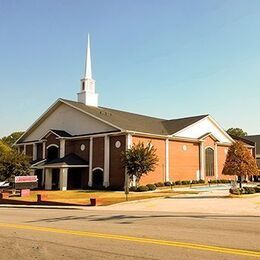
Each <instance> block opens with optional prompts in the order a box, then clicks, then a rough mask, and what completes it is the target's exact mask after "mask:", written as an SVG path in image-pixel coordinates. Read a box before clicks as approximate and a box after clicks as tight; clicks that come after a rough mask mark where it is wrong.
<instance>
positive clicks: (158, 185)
mask: <svg viewBox="0 0 260 260" xmlns="http://www.w3.org/2000/svg"><path fill="white" fill-rule="evenodd" d="M154 185H155V186H156V187H163V186H164V184H163V183H162V182H156V183H155V184H154Z"/></svg>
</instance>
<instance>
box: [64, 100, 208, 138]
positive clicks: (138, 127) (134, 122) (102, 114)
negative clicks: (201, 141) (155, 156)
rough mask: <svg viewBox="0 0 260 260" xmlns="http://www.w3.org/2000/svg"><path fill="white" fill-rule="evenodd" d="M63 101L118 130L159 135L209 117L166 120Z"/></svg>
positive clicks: (174, 131)
mask: <svg viewBox="0 0 260 260" xmlns="http://www.w3.org/2000/svg"><path fill="white" fill-rule="evenodd" d="M62 101H64V102H65V103H68V104H70V105H72V106H74V107H76V108H78V109H80V110H83V111H85V112H86V113H89V114H92V115H93V116H95V117H98V118H101V119H102V120H104V121H106V122H109V123H111V124H112V125H115V126H117V127H118V128H121V129H124V130H130V131H137V132H143V133H151V134H158V135H172V134H174V133H176V132H178V131H179V130H181V129H183V128H185V127H187V126H189V125H191V124H193V123H196V122H197V121H199V120H201V119H203V118H205V117H207V116H208V115H200V116H193V117H186V118H179V119H171V120H166V119H162V118H156V117H150V116H146V115H140V114H135V113H130V112H126V111H122V110H116V109H112V108H106V107H92V106H86V105H84V104H83V103H79V102H75V101H71V100H65V99H62Z"/></svg>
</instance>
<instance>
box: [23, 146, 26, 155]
mask: <svg viewBox="0 0 260 260" xmlns="http://www.w3.org/2000/svg"><path fill="white" fill-rule="evenodd" d="M23 153H24V154H25V155H26V144H25V145H24V146H23Z"/></svg>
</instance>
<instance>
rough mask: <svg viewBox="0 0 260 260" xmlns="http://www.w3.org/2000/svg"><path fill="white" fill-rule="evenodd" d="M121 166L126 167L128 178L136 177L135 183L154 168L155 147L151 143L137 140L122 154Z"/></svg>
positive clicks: (156, 159) (155, 160)
mask: <svg viewBox="0 0 260 260" xmlns="http://www.w3.org/2000/svg"><path fill="white" fill-rule="evenodd" d="M122 163H123V166H124V167H126V172H127V175H128V176H129V178H130V180H133V179H134V177H135V178H136V181H137V183H139V180H140V179H141V177H142V176H143V175H147V174H148V173H149V172H152V171H154V170H155V167H156V165H157V163H158V156H157V154H156V149H155V148H154V147H153V146H152V144H151V143H148V145H144V143H141V142H139V143H138V144H134V145H133V146H132V147H131V148H129V149H128V150H127V151H126V152H125V153H123V155H122Z"/></svg>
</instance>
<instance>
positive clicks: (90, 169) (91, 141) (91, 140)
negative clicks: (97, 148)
mask: <svg viewBox="0 0 260 260" xmlns="http://www.w3.org/2000/svg"><path fill="white" fill-rule="evenodd" d="M92 160H93V137H90V139H89V163H88V164H89V166H88V168H89V172H88V186H89V187H92Z"/></svg>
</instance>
